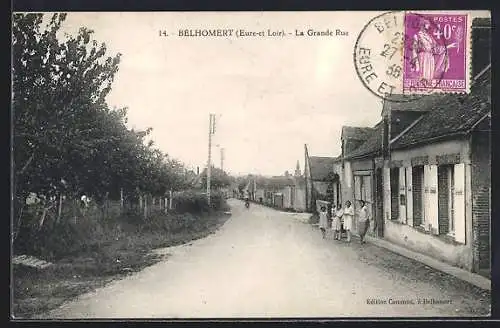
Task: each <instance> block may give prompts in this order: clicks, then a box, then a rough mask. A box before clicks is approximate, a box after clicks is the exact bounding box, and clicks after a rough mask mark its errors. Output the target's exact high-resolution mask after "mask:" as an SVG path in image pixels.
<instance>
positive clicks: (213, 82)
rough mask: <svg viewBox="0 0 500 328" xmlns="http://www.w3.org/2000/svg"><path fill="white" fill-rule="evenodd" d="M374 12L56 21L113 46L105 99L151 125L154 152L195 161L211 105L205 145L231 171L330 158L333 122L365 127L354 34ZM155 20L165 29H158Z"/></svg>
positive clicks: (201, 158) (278, 170) (100, 16)
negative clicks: (203, 33)
mask: <svg viewBox="0 0 500 328" xmlns="http://www.w3.org/2000/svg"><path fill="white" fill-rule="evenodd" d="M379 14H380V13H379V12H300V13H299V12H295V13H294V12H266V13H259V12H248V13H241V12H240V13H237V12H233V13H229V12H225V13H224V12H219V13H209V12H205V13H201V12H197V13H195V12H192V13H175V12H148V13H146V12H143V13H126V12H123V13H112V12H108V13H106V12H99V13H70V14H68V17H67V19H66V22H65V23H64V30H65V31H68V32H70V33H75V32H76V31H77V29H78V28H79V27H81V26H85V27H88V28H91V29H93V30H94V31H95V34H94V36H93V38H94V39H96V40H97V41H98V42H105V43H106V45H107V49H108V55H114V54H116V53H118V52H120V53H122V61H121V63H120V66H119V71H118V73H117V75H116V76H115V82H114V84H113V89H112V91H111V93H110V95H109V97H108V103H109V105H110V106H117V107H125V106H126V107H128V108H129V111H128V117H129V123H130V124H129V126H130V127H136V128H141V129H145V128H147V127H152V128H153V132H152V139H153V140H154V141H155V143H156V145H157V146H158V147H159V148H160V149H161V150H162V151H164V152H166V153H168V154H169V155H171V156H172V157H174V158H177V159H179V160H181V161H183V162H184V163H185V164H187V165H189V166H191V167H194V168H195V167H196V166H200V169H201V168H203V167H204V166H206V163H207V154H208V119H209V113H210V112H212V113H215V114H217V115H219V118H218V122H217V131H216V134H215V136H214V140H213V144H214V147H213V149H212V153H213V161H214V164H215V165H216V166H220V152H219V148H217V147H215V145H217V144H220V145H221V146H222V147H224V148H225V161H224V169H225V170H227V171H229V172H231V173H233V174H238V173H260V174H273V175H274V174H282V173H283V172H284V171H285V170H290V171H291V172H293V169H294V168H295V164H296V161H297V160H300V165H301V169H302V168H303V167H304V144H307V145H308V147H309V153H310V155H317V156H337V155H338V154H339V153H340V131H341V126H342V125H356V126H372V125H374V124H375V123H377V122H378V120H379V119H380V112H381V100H380V99H379V98H377V97H376V96H374V95H373V94H372V93H371V92H370V91H368V90H367V89H365V87H364V86H363V84H362V83H361V81H360V80H359V78H358V76H357V75H356V71H355V68H354V64H353V55H352V54H353V50H354V44H355V42H356V38H357V36H358V34H359V32H360V31H361V30H362V28H363V26H364V25H365V24H366V23H367V22H368V21H369V20H370V19H371V18H373V17H375V16H377V15H379ZM196 28H205V29H216V28H232V29H246V30H255V31H260V30H265V31H267V29H268V28H270V29H272V30H281V29H284V30H285V31H286V32H291V33H293V34H295V29H299V30H304V31H306V30H307V29H309V28H312V29H314V30H317V31H323V30H326V29H328V28H329V29H330V30H336V29H341V30H343V31H347V32H348V36H347V37H308V38H300V37H295V36H286V37H284V38H268V37H266V38H256V37H254V38H236V37H234V36H233V37H228V38H210V37H207V38H202V37H198V38H182V37H178V36H176V35H175V34H177V31H178V30H179V29H196ZM159 30H166V31H167V32H168V33H169V34H170V36H168V37H160V36H159Z"/></svg>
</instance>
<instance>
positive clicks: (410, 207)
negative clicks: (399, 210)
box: [405, 166, 413, 227]
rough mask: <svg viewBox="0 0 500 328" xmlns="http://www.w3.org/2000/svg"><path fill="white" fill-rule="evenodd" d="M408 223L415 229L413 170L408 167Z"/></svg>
mask: <svg viewBox="0 0 500 328" xmlns="http://www.w3.org/2000/svg"><path fill="white" fill-rule="evenodd" d="M405 173H406V222H407V224H408V225H409V226H411V227H413V190H412V189H413V186H412V168H411V166H410V167H406V168H405Z"/></svg>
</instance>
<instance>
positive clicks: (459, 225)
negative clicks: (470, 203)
mask: <svg viewBox="0 0 500 328" xmlns="http://www.w3.org/2000/svg"><path fill="white" fill-rule="evenodd" d="M453 180H454V181H453V182H454V192H453V212H454V213H453V214H454V216H453V219H454V222H453V223H454V224H453V226H454V230H455V240H456V241H457V242H459V243H463V244H465V243H466V229H465V164H464V163H460V164H455V166H454V179H453Z"/></svg>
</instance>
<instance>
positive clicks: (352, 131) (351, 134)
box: [342, 125, 372, 140]
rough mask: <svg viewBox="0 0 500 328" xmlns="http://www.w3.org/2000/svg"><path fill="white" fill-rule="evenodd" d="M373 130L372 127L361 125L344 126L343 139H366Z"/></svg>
mask: <svg viewBox="0 0 500 328" xmlns="http://www.w3.org/2000/svg"><path fill="white" fill-rule="evenodd" d="M371 132H372V128H367V127H359V126H346V125H344V126H342V138H343V139H346V138H347V139H356V140H366V139H368V137H369V135H370V134H371Z"/></svg>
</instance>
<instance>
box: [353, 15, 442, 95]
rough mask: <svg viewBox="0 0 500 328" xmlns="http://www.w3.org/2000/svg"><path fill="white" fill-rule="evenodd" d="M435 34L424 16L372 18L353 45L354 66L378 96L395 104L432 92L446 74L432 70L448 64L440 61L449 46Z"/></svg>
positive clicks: (435, 28) (371, 90) (364, 81)
mask: <svg viewBox="0 0 500 328" xmlns="http://www.w3.org/2000/svg"><path fill="white" fill-rule="evenodd" d="M435 31H437V27H436V26H435V25H434V24H433V23H432V20H430V19H428V18H427V17H426V16H425V14H419V13H408V12H403V11H393V12H387V13H383V14H381V15H378V16H376V17H374V18H372V19H371V20H370V21H369V22H368V23H367V24H366V25H365V26H364V27H363V29H362V30H361V32H360V34H359V35H358V38H357V40H356V44H355V46H354V53H353V59H354V67H355V69H356V73H357V74H358V77H359V78H360V80H361V82H362V83H363V84H364V86H365V87H366V88H367V89H368V90H369V91H370V92H371V93H373V94H374V95H375V96H377V97H379V98H382V99H384V100H388V101H394V102H408V101H413V100H416V99H418V98H421V97H422V96H423V95H425V94H430V93H433V92H434V91H435V90H436V88H438V86H439V83H440V81H441V79H442V77H443V74H444V71H443V72H441V71H439V70H434V69H433V68H434V67H437V65H438V64H439V65H446V62H439V61H440V60H441V61H443V60H446V58H447V57H446V51H447V45H446V44H444V39H435V38H433V36H432V33H433V32H435ZM436 54H440V55H441V56H436ZM436 61H437V63H436ZM429 67H431V68H432V70H431V69H429Z"/></svg>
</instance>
